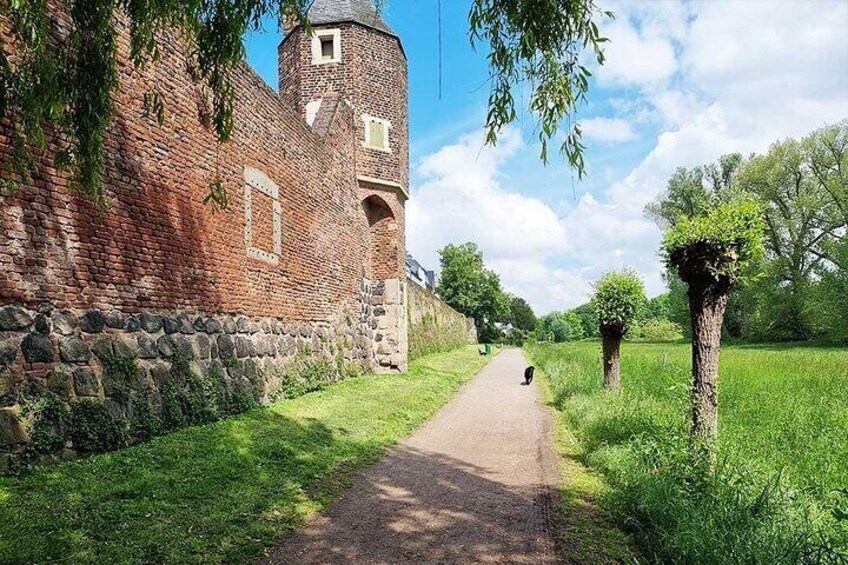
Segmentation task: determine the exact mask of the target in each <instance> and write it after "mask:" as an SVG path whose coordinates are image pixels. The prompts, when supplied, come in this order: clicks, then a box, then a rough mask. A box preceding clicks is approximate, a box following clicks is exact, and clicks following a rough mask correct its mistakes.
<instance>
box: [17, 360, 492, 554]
mask: <svg viewBox="0 0 848 565" xmlns="http://www.w3.org/2000/svg"><path fill="white" fill-rule="evenodd" d="M488 360H489V358H487V357H481V356H480V355H479V354H478V353H477V349H476V347H467V348H463V349H459V350H456V351H453V352H449V353H440V354H434V355H430V356H426V357H422V358H420V359H417V360H416V361H414V362H413V363H412V364H411V366H410V370H409V373H408V374H403V375H382V376H365V377H359V378H354V379H349V380H347V381H343V382H341V383H339V384H336V385H333V386H331V387H329V388H327V389H326V390H324V391H320V392H316V393H313V394H309V395H306V396H303V397H301V398H297V399H294V400H283V401H280V402H277V403H275V404H273V405H272V406H270V407H267V408H260V409H256V410H253V411H251V412H248V413H246V414H243V415H240V416H237V417H234V418H231V419H228V420H223V421H220V422H216V423H214V424H210V425H207V426H200V427H195V428H189V429H185V430H181V431H178V432H174V433H172V434H170V435H167V436H163V437H160V438H157V439H155V440H153V441H151V442H149V443H146V444H143V445H139V446H136V447H132V448H129V449H126V450H123V451H119V452H114V453H108V454H104V455H99V456H95V457H91V458H89V459H86V460H82V461H77V462H71V463H64V464H60V465H57V466H55V467H49V468H42V469H37V470H36V471H35V472H34V473H33V474H32V475H30V476H28V477H24V478H19V479H14V478H0V562H2V563H41V562H63V563H68V562H70V563H157V564H162V563H181V564H182V563H219V562H222V561H223V562H238V561H240V560H242V559H244V558H246V557H250V556H253V555H256V554H257V553H260V552H261V551H262V548H263V547H264V546H266V545H267V544H269V543H272V542H274V541H277V540H278V539H279V538H280V537H281V536H283V535H284V534H285V533H287V532H288V531H290V530H292V529H294V528H295V527H297V526H298V525H299V524H300V523H302V522H303V520H304V519H305V518H306V517H308V516H309V515H310V514H312V513H314V512H317V511H319V510H321V509H322V508H324V507H325V506H326V505H327V504H328V503H329V502H330V500H331V499H332V498H333V496H334V495H336V494H337V493H338V492H339V491H340V490H341V489H342V488H343V487H344V486H345V485H347V484H348V483H349V481H350V479H351V477H352V475H353V472H354V471H356V470H358V469H360V468H362V467H364V466H366V465H368V464H370V463H373V462H375V461H377V460H379V459H380V457H381V456H382V455H383V454H384V451H385V449H386V447H388V446H390V445H392V444H394V443H396V442H397V441H398V440H400V439H402V438H403V437H405V436H407V435H409V434H410V433H411V432H412V431H413V430H415V429H416V428H417V427H418V426H419V425H420V424H421V423H422V422H423V421H424V420H426V419H427V418H429V417H430V416H432V415H433V414H434V413H435V412H436V411H437V410H438V409H439V408H440V407H441V406H442V405H443V404H445V402H447V400H449V399H450V398H451V397H452V396H453V395H454V393H455V392H456V391H457V389H458V388H459V387H460V386H461V385H462V384H463V383H464V382H465V381H467V380H468V379H469V378H471V377H472V376H473V375H475V374H476V373H477V372H478V371H479V370H480V369H481V368H482V367H483V366H484V365H485V364H486V362H487V361H488Z"/></svg>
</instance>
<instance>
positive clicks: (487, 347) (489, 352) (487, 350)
mask: <svg viewBox="0 0 848 565" xmlns="http://www.w3.org/2000/svg"><path fill="white" fill-rule="evenodd" d="M491 354H492V344H491V343H487V344H486V355H491Z"/></svg>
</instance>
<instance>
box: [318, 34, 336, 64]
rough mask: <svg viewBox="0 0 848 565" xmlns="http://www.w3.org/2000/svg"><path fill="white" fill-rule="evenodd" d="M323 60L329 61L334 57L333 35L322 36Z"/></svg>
mask: <svg viewBox="0 0 848 565" xmlns="http://www.w3.org/2000/svg"><path fill="white" fill-rule="evenodd" d="M320 40H321V60H322V61H329V60H330V59H332V58H333V55H334V50H333V38H332V37H321V38H320Z"/></svg>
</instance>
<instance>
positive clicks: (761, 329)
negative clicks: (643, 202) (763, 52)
mask: <svg viewBox="0 0 848 565" xmlns="http://www.w3.org/2000/svg"><path fill="white" fill-rule="evenodd" d="M744 198H747V199H750V200H752V201H754V202H757V203H759V204H760V205H761V207H762V210H763V215H764V221H765V226H764V229H765V241H764V246H765V249H764V253H763V255H762V256H761V257H760V258H758V259H756V260H755V261H752V262H751V263H750V264H749V265H748V266H747V267H746V268H745V272H744V273H742V277H741V280H740V281H739V282H738V284H737V285H736V286H735V288H734V290H733V292H732V293H731V294H730V297H729V300H728V305H727V312H726V314H725V317H724V323H723V325H722V334H723V336H724V337H728V338H734V339H740V340H747V341H759V342H776V341H806V340H818V341H828V342H833V343H841V344H844V343H848V234H846V230H848V121H843V122H841V123H839V124H835V125H831V126H827V127H824V128H822V129H819V130H817V131H815V132H813V133H811V134H810V135H808V136H806V137H804V138H803V139H801V140H794V139H789V140H786V141H781V142H778V143H775V144H774V145H772V146H771V148H770V149H769V151H768V152H767V153H766V154H764V155H751V156H749V157H747V158H743V157H742V155H740V154H738V153H735V154H730V155H725V156H723V157H721V158H720V159H719V160H718V161H717V162H716V163H712V164H709V165H704V166H700V167H694V168H690V169H687V168H683V167H681V168H679V169H677V171H676V172H675V173H674V175H673V176H672V177H671V178H670V179H669V181H668V185H667V188H666V190H665V192H664V193H663V194H662V195H661V196H660V197H659V198H658V199H657V200H656V201H655V202H653V203H651V204H650V205H649V206H648V207H647V209H646V213H647V214H648V215H649V217H651V218H653V219H654V220H655V221H656V222H657V223H658V224H659V225H660V227H662V228H663V229H664V230H668V229H671V228H673V227H674V226H676V225H677V224H679V223H680V221H682V220H684V219H687V218H693V217H696V216H700V215H704V214H705V213H707V212H708V211H709V210H711V209H713V208H715V207H716V206H718V205H720V204H722V203H727V202H730V201H733V200H738V199H744ZM665 279H666V282H667V284H668V287H669V291H668V292H667V293H665V294H661V295H659V296H657V297H654V298H651V299H649V300H647V301H646V302H645V304H644V305H643V306H641V307H640V308H639V310H638V312H637V313H636V316H635V319H634V321H633V325H632V327H631V329H630V332H629V333H628V336H627V337H628V339H632V340H645V341H665V340H675V339H681V338H683V337H687V338H691V324H690V315H689V299H688V296H687V285H686V283H684V282H683V281H682V280H681V279H680V278H679V277H678V276H677V275H676V274H674V273H671V272H668V271H667V272H666V275H665ZM534 337H536V338H537V339H538V340H539V341H554V342H565V341H574V340H579V339H585V338H598V337H600V334H599V330H598V321H597V318H596V314H595V311H594V309H593V308H592V305H591V303H586V304H583V305H582V306H578V307H577V308H572V309H571V310H567V311H563V312H552V313H550V314H547V315H545V316H542V317H540V318H539V319H538V321H537V324H536V327H535V334H534Z"/></svg>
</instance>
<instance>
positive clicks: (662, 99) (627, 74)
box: [408, 0, 848, 313]
mask: <svg viewBox="0 0 848 565" xmlns="http://www.w3.org/2000/svg"><path fill="white" fill-rule="evenodd" d="M612 9H613V11H615V12H616V15H617V19H616V20H615V22H614V23H612V24H609V25H608V26H606V27H605V32H606V33H607V35H608V36H609V37H610V38H611V41H612V44H611V46H610V48H609V49H608V50H607V56H608V62H607V64H606V65H605V66H604V67H603V68H602V69H600V70H599V72H598V73H597V75H596V76H597V77H598V84H597V85H596V88H597V89H596V90H595V91H592V92H590V97H593V98H594V97H600V96H603V95H605V96H606V97H607V101H608V103H609V105H610V106H611V107H612V108H613V109H614V110H615V112H616V116H617V118H611V117H599V118H594V119H592V120H585V121H583V124H584V129H585V131H586V137H587V139H594V140H595V141H600V142H611V141H624V140H626V139H629V136H630V135H631V134H632V135H633V136H635V137H637V138H639V139H642V140H645V139H651V138H654V139H655V140H656V141H655V143H654V144H653V145H652V146H649V147H647V148H646V150H645V156H644V157H643V159H642V160H641V162H639V163H638V165H636V166H635V167H634V168H633V169H632V170H631V171H630V172H628V173H627V174H625V175H622V176H621V178H619V179H618V180H614V181H613V182H611V183H610V184H609V185H607V186H606V188H605V189H603V190H599V191H595V192H594V193H586V194H584V195H582V196H581V197H580V198H579V199H578V200H577V202H576V203H574V204H573V205H571V206H570V207H567V208H565V209H564V210H563V209H560V208H557V210H559V212H555V211H554V210H553V209H552V208H551V207H549V206H548V205H546V204H545V203H544V202H543V201H541V200H540V199H538V198H534V197H533V196H532V192H533V187H532V186H524V185H522V184H521V182H520V180H518V179H513V178H510V177H509V175H508V173H509V171H510V170H511V168H512V167H513V163H516V162H517V161H519V160H520V159H523V158H524V157H525V153H524V151H525V147H524V146H523V144H522V142H521V140H520V139H519V137H518V133H517V132H516V131H510V132H509V134H508V135H507V136H506V137H505V139H504V143H503V145H502V146H499V147H498V148H496V149H491V148H487V149H484V150H482V151H481V150H480V147H481V145H482V141H481V138H480V137H479V134H477V133H475V134H473V135H469V136H465V137H463V138H461V139H460V140H459V142H458V143H456V144H453V145H449V146H447V147H444V148H442V149H441V150H440V151H438V152H436V153H434V154H432V155H430V156H429V157H427V158H426V159H425V160H424V161H423V162H422V165H421V167H420V169H419V174H420V175H421V176H423V177H424V182H423V184H420V186H419V187H417V188H416V189H414V191H413V198H412V200H410V203H409V222H408V225H409V246H410V249H411V250H412V251H413V253H415V254H417V255H421V256H422V257H423V258H424V259H425V261H426V263H427V264H429V265H435V264H436V253H435V252H436V250H437V249H438V248H440V247H441V246H442V245H444V244H445V243H448V242H450V241H466V240H471V241H476V242H477V243H479V244H480V245H481V247H482V249H483V250H484V253H485V255H486V260H487V263H488V264H490V265H491V266H492V267H493V268H495V269H496V270H497V271H498V272H499V273H500V274H501V276H502V280H503V281H504V285H505V286H506V287H507V288H508V289H509V290H512V291H514V292H517V293H518V294H520V295H522V296H524V297H525V298H527V299H528V300H529V301H530V303H531V304H532V305H533V307H534V308H535V309H536V310H537V312H539V313H544V312H546V311H549V310H552V309H563V308H567V307H570V306H573V305H576V304H579V303H582V302H584V301H585V299H586V298H587V296H588V293H589V292H590V290H591V281H593V280H595V279H596V278H597V277H598V276H599V275H600V274H601V273H602V272H604V271H606V270H609V269H611V268H617V267H620V266H623V265H627V266H630V267H632V268H634V269H636V270H637V271H638V272H639V273H640V274H641V275H642V276H643V277H644V278H645V281H646V285H647V287H648V291H649V292H650V293H652V294H656V293H658V292H660V291H661V290H662V289H663V283H662V279H661V276H660V273H661V270H662V266H661V264H660V260H659V257H658V255H657V249H658V246H659V241H660V233H659V230H658V229H657V227H656V226H655V225H654V224H653V223H652V222H651V221H650V220H648V219H647V218H645V216H644V212H643V210H644V206H645V204H647V203H648V202H650V201H651V200H653V199H654V198H655V197H656V195H657V194H659V193H660V192H661V191H662V190H663V189H664V187H665V184H666V181H667V179H668V178H669V176H670V175H671V174H672V172H673V171H674V169H675V168H676V167H678V166H694V165H697V164H701V163H706V162H710V161H713V160H715V159H716V158H718V157H719V156H721V155H722V154H725V153H729V152H741V153H743V154H746V153H750V152H755V151H756V152H762V151H765V150H767V149H768V146H769V144H770V143H772V142H774V141H776V140H778V139H782V138H785V137H789V136H795V137H797V136H801V135H804V134H806V133H808V132H809V131H812V130H813V129H816V128H818V127H821V126H822V125H824V124H826V123H832V122H835V121H838V120H840V119H843V118H845V117H848V34H846V33H845V30H846V29H848V2H839V1H826V0H825V1H819V2H814V1H808V2H781V1H775V2H766V1H757V0H755V1H750V2H743V1H737V2H732V3H727V2H700V3H684V2H675V1H670V2H649V3H645V2H633V3H630V2H621V3H616V4H615V5H614V6H613V8H612ZM587 123H588V124H589V125H588V127H586V124H587ZM643 128H644V130H645V131H643ZM590 146H591V143H590ZM532 154H533V152H532V150H531V151H527V154H526V156H527V158H528V159H529V158H534V157H532Z"/></svg>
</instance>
